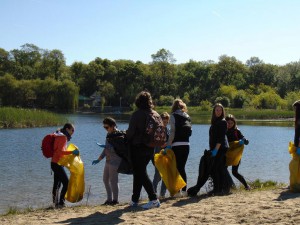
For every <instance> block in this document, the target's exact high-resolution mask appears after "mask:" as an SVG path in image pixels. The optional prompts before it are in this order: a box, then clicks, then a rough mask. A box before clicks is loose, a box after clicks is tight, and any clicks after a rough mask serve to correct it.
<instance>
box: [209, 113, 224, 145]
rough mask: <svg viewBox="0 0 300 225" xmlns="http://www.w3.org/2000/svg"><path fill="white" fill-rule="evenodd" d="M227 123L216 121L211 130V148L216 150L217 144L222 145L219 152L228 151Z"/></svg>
mask: <svg viewBox="0 0 300 225" xmlns="http://www.w3.org/2000/svg"><path fill="white" fill-rule="evenodd" d="M226 132H227V122H226V120H225V119H222V120H217V121H215V122H214V123H213V124H212V125H211V126H210V128H209V148H210V149H214V148H215V147H216V145H217V143H220V144H221V147H220V149H219V150H222V149H225V150H226V149H228V141H227V138H226Z"/></svg>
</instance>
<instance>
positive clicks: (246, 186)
mask: <svg viewBox="0 0 300 225" xmlns="http://www.w3.org/2000/svg"><path fill="white" fill-rule="evenodd" d="M240 163H241V161H240V162H239V164H238V165H236V166H232V175H233V176H235V178H236V179H238V180H239V181H240V182H241V183H242V184H243V185H244V187H245V188H246V189H247V188H248V184H247V182H246V180H245V178H244V177H243V176H242V175H241V174H239V172H238V170H239V166H240Z"/></svg>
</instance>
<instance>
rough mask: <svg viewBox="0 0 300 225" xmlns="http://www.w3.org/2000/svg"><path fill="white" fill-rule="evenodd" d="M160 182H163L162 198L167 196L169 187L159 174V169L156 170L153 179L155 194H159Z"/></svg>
mask: <svg viewBox="0 0 300 225" xmlns="http://www.w3.org/2000/svg"><path fill="white" fill-rule="evenodd" d="M159 181H161V187H160V196H165V195H166V191H167V187H166V185H165V183H164V182H163V181H162V179H161V176H160V174H159V172H158V169H156V168H155V173H154V178H153V182H152V183H153V188H154V191H155V193H157V185H158V183H159Z"/></svg>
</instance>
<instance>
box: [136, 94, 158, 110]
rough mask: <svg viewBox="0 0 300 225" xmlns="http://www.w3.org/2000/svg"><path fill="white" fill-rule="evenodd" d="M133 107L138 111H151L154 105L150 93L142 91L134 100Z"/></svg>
mask: <svg viewBox="0 0 300 225" xmlns="http://www.w3.org/2000/svg"><path fill="white" fill-rule="evenodd" d="M135 105H136V106H137V107H138V108H139V109H153V108H154V105H153V102H152V97H151V94H150V92H148V91H142V92H140V93H138V95H137V96H136V98H135Z"/></svg>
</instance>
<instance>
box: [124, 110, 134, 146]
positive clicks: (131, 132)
mask: <svg viewBox="0 0 300 225" xmlns="http://www.w3.org/2000/svg"><path fill="white" fill-rule="evenodd" d="M136 120H137V118H136V113H133V114H132V116H131V118H130V121H129V126H128V129H127V130H126V138H127V140H129V141H130V140H131V139H132V138H133V136H134V134H135V131H136V125H137V123H136Z"/></svg>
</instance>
